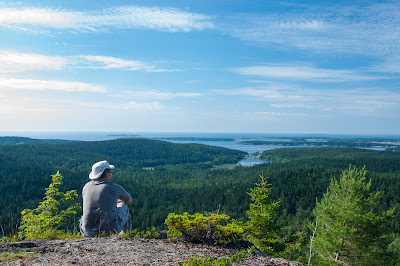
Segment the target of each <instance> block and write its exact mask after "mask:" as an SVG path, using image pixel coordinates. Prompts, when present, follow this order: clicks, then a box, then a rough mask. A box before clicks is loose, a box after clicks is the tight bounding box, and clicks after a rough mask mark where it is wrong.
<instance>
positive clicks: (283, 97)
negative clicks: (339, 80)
mask: <svg viewBox="0 0 400 266" xmlns="http://www.w3.org/2000/svg"><path fill="white" fill-rule="evenodd" d="M216 93H219V94H223V95H233V96H235V95H236V96H242V97H251V98H254V99H256V100H258V101H265V102H266V103H267V105H268V106H269V107H271V108H276V110H281V111H284V110H291V109H292V110H303V111H306V110H308V112H319V111H329V112H337V111H340V112H344V113H348V114H356V113H357V114H359V115H361V116H363V115H375V114H376V115H378V113H379V112H383V111H388V110H392V111H397V110H399V108H400V93H398V92H390V91H387V90H383V89H376V88H374V89H369V88H364V89H363V88H362V89H348V90H346V89H335V90H329V89H325V90H322V89H299V88H291V89H290V88H285V89H282V88H279V87H276V88H274V87H273V86H271V87H267V88H261V87H256V88H241V89H235V90H219V91H216Z"/></svg>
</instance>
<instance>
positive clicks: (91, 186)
mask: <svg viewBox="0 0 400 266" xmlns="http://www.w3.org/2000/svg"><path fill="white" fill-rule="evenodd" d="M112 169H115V167H114V166H113V165H110V164H108V162H107V161H101V162H97V163H95V164H94V165H93V166H92V171H91V172H90V174H89V178H90V179H91V181H89V182H87V183H86V185H85V186H84V187H83V190H82V197H83V214H82V218H81V220H80V230H81V233H82V235H84V236H85V237H95V236H99V235H100V234H102V233H105V234H110V233H120V232H121V231H123V229H124V227H126V226H127V224H128V220H129V217H130V215H129V209H128V206H127V205H129V204H131V203H132V197H131V196H130V195H129V193H128V192H126V191H125V189H124V188H123V187H122V186H120V185H118V184H115V183H113V182H111V177H112V173H111V170H112Z"/></svg>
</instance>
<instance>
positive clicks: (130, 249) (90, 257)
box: [0, 237, 302, 266]
mask: <svg viewBox="0 0 400 266" xmlns="http://www.w3.org/2000/svg"><path fill="white" fill-rule="evenodd" d="M22 250H25V251H26V252H27V253H28V254H31V255H28V256H27V258H26V259H23V260H21V259H19V260H16V261H13V262H10V263H9V264H10V265H71V264H76V265H110V264H118V265H179V263H182V262H185V258H186V257H191V256H196V257H197V256H201V257H204V256H207V257H212V258H219V257H227V258H228V257H231V256H233V254H234V253H235V252H237V249H232V248H224V247H218V246H207V245H201V244H192V243H186V242H182V241H179V240H177V239H143V238H136V239H127V238H120V237H104V238H90V239H88V238H86V239H74V240H36V241H23V242H11V243H0V251H17V252H18V251H22ZM0 264H1V263H0ZM233 265H252V266H254V265H288V266H289V265H290V266H300V265H302V264H301V263H299V262H293V261H288V260H284V259H279V258H274V257H269V256H263V255H262V254H258V255H257V254H256V255H255V256H253V257H250V258H246V259H242V260H240V261H237V262H235V263H234V264H233Z"/></svg>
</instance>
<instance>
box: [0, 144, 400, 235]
mask: <svg viewBox="0 0 400 266" xmlns="http://www.w3.org/2000/svg"><path fill="white" fill-rule="evenodd" d="M244 156H245V153H244V152H241V151H236V150H230V149H225V148H220V147H213V146H207V145H201V144H173V143H169V142H165V141H156V140H145V139H118V140H112V141H96V142H83V141H80V142H69V143H59V144H19V145H1V146H0V165H1V167H0V176H1V178H2V181H3V182H1V183H0V193H1V197H0V210H1V213H0V219H1V220H0V224H1V225H2V227H3V228H4V231H5V234H9V233H10V232H11V231H13V230H14V231H15V226H16V224H18V223H19V221H18V219H20V212H21V211H22V210H23V209H25V208H34V207H36V206H37V205H38V203H39V202H40V201H41V200H42V198H43V194H44V189H45V188H46V187H47V186H48V185H49V184H50V183H51V175H52V174H55V173H56V172H57V171H58V170H59V171H60V172H61V174H62V175H63V176H64V181H63V182H64V183H63V185H62V187H61V190H63V191H67V190H72V189H75V190H77V191H78V194H79V195H81V189H82V187H83V185H84V184H85V183H86V182H87V181H88V180H89V179H88V177H87V176H88V174H89V172H90V170H91V166H92V164H93V163H95V162H97V161H99V160H108V161H109V162H110V163H111V164H114V165H115V166H116V169H115V171H114V175H113V181H114V182H116V183H119V184H121V185H123V186H124V187H125V188H126V189H127V191H129V192H130V193H131V195H132V197H133V199H134V202H133V204H132V205H131V206H130V208H131V213H132V216H133V227H134V228H138V229H141V230H142V229H145V228H147V227H150V226H157V227H162V226H163V223H164V220H165V218H166V217H167V215H168V213H171V212H174V213H183V212H189V213H194V212H200V213H203V212H211V211H217V210H219V212H220V213H226V214H228V215H229V216H231V217H232V218H235V219H238V220H245V219H246V211H247V210H248V209H249V204H250V197H249V195H248V194H247V192H249V190H250V189H251V188H252V187H254V184H255V183H256V182H257V181H258V179H259V175H260V174H261V173H263V175H264V176H266V177H269V179H268V182H269V183H270V184H272V190H271V196H272V197H273V198H274V199H276V200H278V201H280V208H279V211H280V214H279V218H278V223H280V224H281V225H282V226H283V229H284V230H283V231H282V233H284V234H289V233H294V232H297V231H307V230H308V229H307V224H308V222H309V221H310V220H311V218H312V210H313V209H314V207H315V203H316V198H318V199H320V198H321V197H322V194H323V193H324V192H326V189H327V187H328V186H329V184H330V181H331V179H332V177H338V176H339V175H340V173H341V172H342V170H344V169H347V168H348V167H349V165H350V164H351V165H355V166H357V167H363V166H364V165H365V166H366V170H367V171H368V173H367V177H368V179H369V178H370V179H372V184H373V187H372V188H373V190H382V191H385V194H384V196H383V199H382V202H381V205H380V206H381V208H386V207H389V206H394V205H395V204H396V203H398V202H400V154H399V153H398V152H393V151H373V150H364V149H356V148H285V149H275V150H270V151H266V152H264V153H263V154H262V155H261V156H262V158H264V159H267V160H270V161H272V163H266V164H262V165H256V166H253V167H242V166H236V167H233V168H232V167H225V166H227V165H229V164H235V163H236V162H238V161H239V160H240V159H241V158H243V157H244ZM78 201H81V198H78ZM78 218H79V217H76V220H78ZM398 218H399V217H398ZM399 221H400V219H394V220H393V221H392V224H391V228H392V230H393V231H394V232H396V233H400V224H399Z"/></svg>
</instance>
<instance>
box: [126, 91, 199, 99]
mask: <svg viewBox="0 0 400 266" xmlns="http://www.w3.org/2000/svg"><path fill="white" fill-rule="evenodd" d="M125 93H126V94H127V95H128V97H132V98H135V99H136V98H140V99H158V100H167V99H172V98H176V97H199V96H202V94H201V93H198V92H165V91H158V90H148V91H127V92H125Z"/></svg>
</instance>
